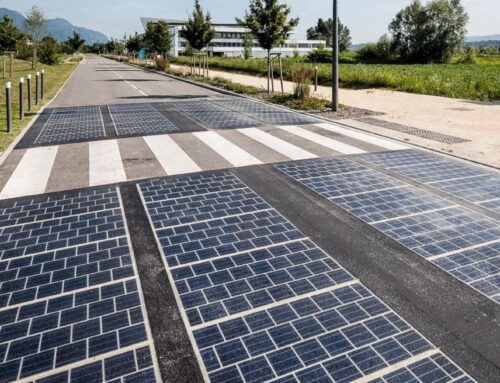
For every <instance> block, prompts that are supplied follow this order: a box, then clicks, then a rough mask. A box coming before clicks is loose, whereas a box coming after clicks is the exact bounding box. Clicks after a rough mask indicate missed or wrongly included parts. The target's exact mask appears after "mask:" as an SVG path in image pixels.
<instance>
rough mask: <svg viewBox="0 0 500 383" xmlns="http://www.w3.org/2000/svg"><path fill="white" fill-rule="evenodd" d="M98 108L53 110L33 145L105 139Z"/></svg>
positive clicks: (85, 107)
mask: <svg viewBox="0 0 500 383" xmlns="http://www.w3.org/2000/svg"><path fill="white" fill-rule="evenodd" d="M105 136H106V133H105V131H104V123H103V120H102V116H101V112H100V109H99V107H98V106H84V107H73V108H56V109H53V110H52V112H51V114H50V117H49V118H48V120H47V122H46V123H45V125H44V126H43V128H42V130H41V131H40V133H39V134H38V137H37V138H36V139H35V144H40V145H50V144H57V143H65V142H72V141H83V140H87V141H89V140H92V139H96V138H102V137H105Z"/></svg>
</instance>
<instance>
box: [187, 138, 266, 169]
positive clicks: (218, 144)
mask: <svg viewBox="0 0 500 383" xmlns="http://www.w3.org/2000/svg"><path fill="white" fill-rule="evenodd" d="M193 134H194V136H195V137H197V138H198V139H199V140H201V141H202V142H203V143H204V144H205V145H207V146H208V147H210V148H211V149H212V150H214V151H215V152H217V154H219V155H220V156H221V157H223V158H224V159H225V160H226V161H228V162H229V163H230V164H231V165H233V166H237V167H238V166H249V165H261V164H262V161H260V160H259V159H257V158H255V157H254V156H252V155H251V154H249V153H247V152H246V151H244V150H243V149H241V148H240V147H239V146H236V145H235V144H233V143H232V142H231V141H229V140H227V139H225V138H224V137H222V136H221V135H219V134H217V133H216V132H197V133H193Z"/></svg>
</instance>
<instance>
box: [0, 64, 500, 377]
mask: <svg viewBox="0 0 500 383" xmlns="http://www.w3.org/2000/svg"><path fill="white" fill-rule="evenodd" d="M499 190H500V176H499V174H498V173H496V172H492V171H489V170H484V169H480V168H477V167H474V166H472V165H470V164H468V163H466V162H456V161H452V160H450V159H448V158H446V157H443V156H437V155H434V154H431V153H428V152H424V151H420V150H415V149H413V148H411V147H409V146H403V145H402V144H401V143H398V142H393V141H390V140H386V139H382V138H380V137H379V136H374V135H369V134H366V133H363V132H360V131H357V130H350V129H347V128H345V127H342V126H340V125H336V124H334V123H329V122H326V121H322V120H317V119H315V118H313V117H310V116H307V115H303V114H299V113H295V112H290V111H287V110H284V109H280V108H276V107H273V106H270V105H268V104H263V103H259V102H255V101H251V100H248V99H246V98H242V97H237V96H232V95H228V94H226V93H224V94H223V93H219V92H217V91H214V90H210V89H207V88H203V87H199V86H196V85H193V84H191V83H188V82H185V81H180V80H176V79H173V78H171V77H167V76H163V75H160V74H156V73H152V72H149V71H145V70H142V69H139V68H136V67H132V66H128V65H126V64H121V63H117V62H113V61H110V60H107V59H104V58H100V57H95V56H89V57H87V58H86V59H85V60H84V61H83V62H82V64H81V65H80V67H79V69H78V70H77V71H76V73H75V75H74V76H73V77H72V78H71V80H70V81H69V82H68V83H67V85H66V86H65V87H64V89H63V90H62V91H61V92H60V94H59V95H58V96H57V98H56V99H55V100H54V102H53V103H52V104H50V105H49V107H48V108H47V109H46V110H45V111H44V112H43V113H42V114H41V115H40V116H38V119H37V120H36V122H35V123H34V124H33V125H32V126H31V127H30V129H29V130H28V131H27V132H26V134H25V135H24V136H23V137H22V139H21V140H20V141H19V142H18V143H17V145H16V147H15V148H14V150H13V151H12V152H11V153H10V154H9V156H8V157H7V158H6V159H5V161H4V162H3V164H2V165H1V166H0V238H1V241H0V243H1V244H0V371H2V374H1V377H2V378H1V379H2V381H7V382H8V381H26V382H28V381H30V382H32V381H36V382H49V381H50V382H54V381H71V382H77V381H78V382H79V381H81V382H90V381H99V382H100V381H115V380H116V379H118V380H119V381H120V379H122V380H121V381H124V382H129V381H130V382H154V381H162V380H163V381H165V382H195V381H200V382H201V381H211V382H241V381H245V382H256V381H278V379H282V380H279V381H280V382H285V381H286V382H312V381H318V382H319V381H321V382H323V381H324V382H333V381H335V382H339V381H342V382H347V381H356V382H393V381H410V380H412V379H413V380H412V381H418V382H438V381H439V382H444V381H456V382H458V381H460V382H468V381H473V379H476V380H478V381H481V382H496V381H498V376H500V328H499V325H498V318H499V314H500V306H499V303H500V283H499V274H498V273H499V271H500V264H499V259H500V224H499V221H500V194H499Z"/></svg>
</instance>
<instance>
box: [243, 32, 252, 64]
mask: <svg viewBox="0 0 500 383" xmlns="http://www.w3.org/2000/svg"><path fill="white" fill-rule="evenodd" d="M252 49H253V35H252V34H251V33H250V32H246V33H245V34H244V35H243V57H245V60H248V59H249V58H250V57H252Z"/></svg>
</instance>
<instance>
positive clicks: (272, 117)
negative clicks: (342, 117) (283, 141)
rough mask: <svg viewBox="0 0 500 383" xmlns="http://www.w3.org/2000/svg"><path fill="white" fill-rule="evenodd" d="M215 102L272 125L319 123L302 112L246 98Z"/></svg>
mask: <svg viewBox="0 0 500 383" xmlns="http://www.w3.org/2000/svg"><path fill="white" fill-rule="evenodd" d="M214 103H215V104H219V105H222V106H224V107H226V108H228V109H231V110H234V111H236V112H240V113H245V114H246V115H249V116H250V117H252V118H255V119H257V120H260V121H263V122H265V123H267V124H271V125H296V124H298V125H300V124H314V123H317V120H315V119H313V118H311V117H307V116H304V115H301V114H300V113H296V112H289V111H287V110H284V109H280V108H275V107H273V106H271V105H267V104H263V103H259V102H254V101H250V100H245V99H227V100H219V101H214Z"/></svg>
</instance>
